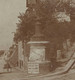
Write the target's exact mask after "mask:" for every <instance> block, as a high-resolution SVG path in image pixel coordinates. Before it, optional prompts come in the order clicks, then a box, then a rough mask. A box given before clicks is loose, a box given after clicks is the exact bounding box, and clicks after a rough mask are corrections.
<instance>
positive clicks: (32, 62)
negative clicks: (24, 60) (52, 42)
mask: <svg viewBox="0 0 75 80" xmlns="http://www.w3.org/2000/svg"><path fill="white" fill-rule="evenodd" d="M39 19H40V18H38V17H37V20H36V25H35V34H34V35H33V36H32V38H31V40H30V42H28V44H29V45H30V56H29V62H28V73H30V74H39V73H48V72H49V70H50V61H48V60H47V56H46V49H47V45H48V44H49V41H47V40H45V37H44V35H43V34H42V33H41V31H40V30H41V29H40V27H41V26H40V25H41V23H40V22H39Z"/></svg>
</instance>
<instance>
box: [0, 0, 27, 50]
mask: <svg viewBox="0 0 75 80" xmlns="http://www.w3.org/2000/svg"><path fill="white" fill-rule="evenodd" d="M25 10H26V0H0V50H1V49H8V48H9V47H10V46H11V45H12V43H13V36H14V34H13V32H15V31H16V28H17V27H16V23H17V22H18V15H19V12H21V13H22V12H25Z"/></svg>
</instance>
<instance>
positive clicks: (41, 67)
mask: <svg viewBox="0 0 75 80" xmlns="http://www.w3.org/2000/svg"><path fill="white" fill-rule="evenodd" d="M49 72H50V61H43V62H28V73H29V74H46V73H49Z"/></svg>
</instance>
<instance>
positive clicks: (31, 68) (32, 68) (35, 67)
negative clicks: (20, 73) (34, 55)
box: [28, 62, 39, 74]
mask: <svg viewBox="0 0 75 80" xmlns="http://www.w3.org/2000/svg"><path fill="white" fill-rule="evenodd" d="M28 73H29V74H38V73H39V64H38V63H32V62H31V63H30V62H29V63H28Z"/></svg>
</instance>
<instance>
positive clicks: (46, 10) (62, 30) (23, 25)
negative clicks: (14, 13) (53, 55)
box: [14, 0, 72, 45]
mask: <svg viewBox="0 0 75 80" xmlns="http://www.w3.org/2000/svg"><path fill="white" fill-rule="evenodd" d="M59 3H60V5H62V6H64V7H63V10H66V13H67V14H70V4H69V1H68V2H60V0H57V1H55V0H53V1H50V0H46V1H45V2H43V3H42V2H40V3H39V4H37V5H36V6H35V7H34V9H35V10H33V9H32V7H29V8H28V9H27V10H26V12H25V13H20V15H19V16H18V18H19V23H17V31H16V33H15V36H14V41H18V40H22V41H23V40H26V41H29V40H30V38H31V37H32V35H33V34H34V33H35V22H36V13H37V15H38V16H39V17H40V23H41V30H42V31H41V32H43V33H44V34H45V35H46V36H47V37H46V38H48V39H49V40H50V41H52V42H54V43H55V44H56V45H57V44H59V45H60V44H62V42H63V41H64V40H66V39H67V38H68V37H69V34H71V33H72V32H71V30H72V27H71V24H70V23H68V22H60V23H59V22H58V21H57V19H56V18H55V17H54V16H53V15H54V14H55V13H56V9H57V11H58V12H60V10H61V9H62V7H59V6H60V5H58V4H59ZM57 5H58V7H57Z"/></svg>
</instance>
